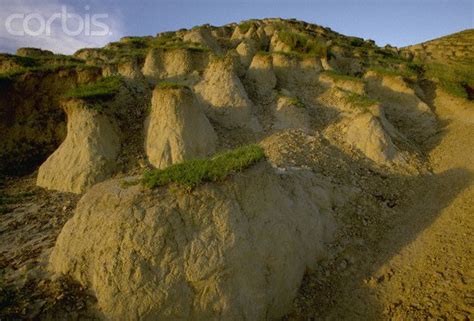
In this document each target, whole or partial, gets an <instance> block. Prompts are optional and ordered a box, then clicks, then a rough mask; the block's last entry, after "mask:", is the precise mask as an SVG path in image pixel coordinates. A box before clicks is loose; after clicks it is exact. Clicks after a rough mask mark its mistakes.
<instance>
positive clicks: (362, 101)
mask: <svg viewBox="0 0 474 321" xmlns="http://www.w3.org/2000/svg"><path fill="white" fill-rule="evenodd" d="M346 101H347V102H348V103H349V104H351V105H352V106H354V107H357V108H359V109H361V110H362V111H364V112H368V111H369V107H370V106H373V105H375V104H377V103H378V101H376V100H374V99H371V98H370V97H368V96H367V95H359V94H356V93H348V95H347V96H346Z"/></svg>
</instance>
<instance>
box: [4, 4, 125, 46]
mask: <svg viewBox="0 0 474 321" xmlns="http://www.w3.org/2000/svg"><path fill="white" fill-rule="evenodd" d="M0 6H1V11H0V52H14V51H15V50H16V49H18V48H20V47H36V48H42V49H48V50H52V51H54V52H56V53H64V54H72V53H74V52H75V51H77V50H78V49H80V48H85V47H99V46H103V45H105V44H107V43H108V42H110V41H113V40H116V39H118V38H120V37H121V36H122V35H123V24H122V15H121V13H120V12H119V11H116V10H114V9H109V8H110V7H109V8H104V7H101V5H100V2H99V1H93V0H92V1H90V4H85V3H84V2H81V4H79V5H78V2H76V3H75V2H72V3H71V2H67V1H59V0H47V1H41V2H39V1H35V2H33V1H29V0H14V1H9V0H6V1H5V2H4V1H2V3H1V4H0ZM12 15H13V16H12ZM98 23H101V24H102V25H99V24H98ZM64 24H66V28H65V27H64ZM12 31H13V32H12ZM41 31H42V32H41ZM70 31H74V32H73V33H71V32H70ZM104 31H106V32H104ZM20 34H22V35H20Z"/></svg>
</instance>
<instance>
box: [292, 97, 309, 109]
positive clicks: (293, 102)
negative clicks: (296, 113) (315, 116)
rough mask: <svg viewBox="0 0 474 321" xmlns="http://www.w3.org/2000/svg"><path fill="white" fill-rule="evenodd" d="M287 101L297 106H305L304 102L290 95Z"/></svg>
mask: <svg viewBox="0 0 474 321" xmlns="http://www.w3.org/2000/svg"><path fill="white" fill-rule="evenodd" d="M288 103H290V104H291V105H293V106H295V107H298V108H306V105H305V103H304V102H303V101H302V100H301V99H300V98H299V97H290V98H289V100H288Z"/></svg>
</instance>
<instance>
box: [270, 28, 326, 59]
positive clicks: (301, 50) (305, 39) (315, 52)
mask: <svg viewBox="0 0 474 321" xmlns="http://www.w3.org/2000/svg"><path fill="white" fill-rule="evenodd" d="M278 38H279V39H280V40H281V41H282V42H283V43H284V44H286V45H287V46H289V47H290V48H291V50H292V51H293V52H294V53H296V54H300V55H308V56H316V57H326V56H327V47H326V45H325V44H323V43H321V42H320V41H318V40H316V39H312V38H311V37H310V36H308V35H307V34H305V33H303V32H295V31H291V30H288V29H282V30H280V31H279V32H278Z"/></svg>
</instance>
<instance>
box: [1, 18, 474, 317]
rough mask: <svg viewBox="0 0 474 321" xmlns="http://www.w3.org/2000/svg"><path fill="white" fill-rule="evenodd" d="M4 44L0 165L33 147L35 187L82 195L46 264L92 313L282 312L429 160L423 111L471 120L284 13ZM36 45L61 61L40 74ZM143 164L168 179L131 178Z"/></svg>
mask: <svg viewBox="0 0 474 321" xmlns="http://www.w3.org/2000/svg"><path fill="white" fill-rule="evenodd" d="M18 54H19V55H18V56H14V57H13V56H9V57H7V58H5V59H0V63H1V64H0V71H1V72H2V74H0V75H2V77H0V91H1V92H2V93H4V94H2V99H0V112H1V113H2V118H1V120H0V129H1V130H2V134H3V133H5V140H2V142H1V144H3V145H4V148H1V151H0V159H2V162H1V163H0V164H1V166H2V167H1V168H0V171H3V172H5V173H13V172H17V171H20V170H22V169H30V170H31V169H34V168H36V166H38V165H39V163H40V161H43V160H44V159H45V158H46V157H47V156H49V158H47V160H46V161H45V162H44V163H43V164H42V165H41V166H40V167H39V170H38V175H37V185H38V186H41V187H44V188H47V189H52V190H57V191H62V192H72V193H78V194H83V197H82V199H81V201H80V202H79V204H78V207H77V209H76V211H75V214H74V217H73V218H72V219H71V220H70V221H69V222H68V223H67V224H66V225H65V227H64V230H63V231H62V233H61V234H60V236H59V238H58V241H57V243H56V246H55V248H54V250H53V253H52V255H51V258H50V261H49V269H50V271H51V272H53V273H54V274H55V275H56V276H66V277H69V278H71V279H72V280H73V281H75V282H79V283H80V284H81V285H82V286H84V287H86V288H88V289H90V290H91V291H92V293H93V294H94V295H95V296H96V297H97V302H98V303H97V306H96V307H97V308H98V309H99V311H100V312H99V316H97V318H104V317H105V318H106V319H110V320H117V319H118V320H181V319H182V320H204V319H206V320H242V319H247V320H273V319H276V318H280V317H282V316H283V315H285V314H286V313H288V312H290V310H291V307H292V302H293V299H294V298H295V296H296V295H297V290H298V288H299V286H300V284H301V281H302V279H303V275H304V273H305V270H314V269H318V267H319V265H318V259H321V258H324V257H325V256H326V255H329V256H333V257H334V256H337V255H338V254H334V253H336V252H337V251H339V250H340V251H341V252H343V250H344V249H345V246H348V245H347V244H345V243H344V241H346V240H347V238H351V239H350V240H351V242H352V241H354V242H356V241H357V242H359V240H353V239H352V238H356V236H357V235H359V234H361V233H360V230H357V231H354V230H353V228H355V227H354V226H357V228H359V225H360V224H359V223H360V222H366V221H367V222H368V221H369V219H370V220H374V221H377V222H378V221H382V220H383V218H381V216H380V215H379V213H383V214H384V215H385V214H387V213H386V212H387V211H388V212H390V211H391V209H392V208H393V207H395V206H396V205H394V204H395V203H394V201H393V200H392V199H393V198H396V197H398V195H399V194H400V188H401V187H400V186H405V185H404V184H412V183H413V182H414V181H418V180H420V179H422V177H423V175H424V174H426V173H427V172H429V170H430V163H429V162H428V161H427V159H428V157H427V153H428V152H429V150H430V148H432V145H433V144H435V142H436V139H438V138H439V137H438V136H437V133H439V131H440V129H441V126H442V123H441V122H440V121H439V117H442V118H443V119H447V118H450V117H451V118H452V119H458V120H459V119H463V122H467V123H469V122H471V123H472V119H473V114H472V110H473V109H472V102H470V101H469V100H468V99H466V98H465V97H464V98H463V96H462V95H461V96H453V93H452V92H449V91H446V87H443V86H442V85H441V84H444V83H445V82H443V81H445V80H446V79H444V80H443V81H441V80H439V79H438V80H436V79H434V78H428V77H427V76H426V71H427V70H424V69H423V68H424V65H417V64H415V63H414V61H412V60H410V57H406V56H407V55H406V54H404V51H400V50H398V49H397V48H392V47H386V48H378V47H377V46H375V44H374V43H373V42H371V41H368V40H363V39H360V38H355V37H345V36H343V35H340V34H337V33H335V32H333V31H332V30H330V29H328V28H322V27H320V26H316V25H312V24H307V23H304V22H298V21H293V20H281V19H264V20H252V21H247V22H245V23H242V24H239V25H237V24H230V25H226V26H222V27H212V26H202V27H198V28H194V29H192V30H180V31H177V32H168V33H162V34H159V35H157V36H156V37H127V38H123V39H122V40H121V41H120V42H116V43H111V44H109V45H107V46H106V47H105V48H97V49H84V50H80V51H79V52H77V53H76V54H75V58H71V57H69V58H66V57H57V56H56V55H52V54H50V53H47V52H38V51H35V50H21V51H19V53H18ZM36 55H40V56H41V57H43V58H41V59H49V60H48V61H50V60H51V59H53V60H54V61H55V62H56V63H58V64H59V65H63V64H65V62H66V61H67V60H68V59H77V60H78V61H75V64H77V65H75V66H73V67H68V68H65V67H64V68H49V69H48V71H47V72H45V71H44V70H43V69H41V68H38V66H36V65H34V64H37V63H38V62H37V60H38V59H39V58H38V57H33V56H36ZM19 57H24V58H25V57H26V60H22V59H20V58H19ZM45 57H48V58H45ZM35 59H36V60H35ZM30 64H33V65H34V66H33V67H31V66H30ZM91 66H92V67H91ZM43 67H44V66H43ZM4 72H5V73H6V72H8V73H9V74H8V75H6V74H5V76H4V77H3V75H4ZM12 72H13V73H12ZM111 79H112V80H111ZM117 79H120V81H117V87H116V88H115V87H114V88H109V87H104V86H105V85H104V82H101V81H104V80H105V84H109V85H110V83H115V82H114V80H117ZM109 80H110V81H111V82H107V81H109ZM456 81H457V80H456ZM459 84H460V83H457V82H456V85H459ZM83 85H86V86H83ZM74 88H75V89H76V92H75V95H76V96H77V97H75V98H74V99H68V100H64V99H63V98H64V96H65V95H67V93H68V92H69V90H70V89H74ZM456 88H457V89H459V88H458V87H456ZM60 102H64V104H63V105H62V106H61V104H60ZM61 107H62V108H61ZM63 110H65V111H66V112H63ZM3 115H5V117H3ZM66 115H67V117H66ZM66 123H67V126H66ZM61 142H62V144H60V143H61ZM251 143H257V144H259V145H260V146H262V147H263V149H264V151H265V155H266V160H262V161H260V162H259V163H258V164H256V165H254V166H252V167H251V168H248V169H246V166H241V167H238V166H237V168H238V170H231V171H230V173H229V175H223V177H221V178H220V179H218V178H216V177H220V176H219V175H215V176H212V177H211V178H208V179H207V180H206V181H205V182H202V184H200V185H199V186H197V187H195V188H190V189H187V191H186V192H185V191H183V188H182V186H180V185H179V184H177V183H176V182H174V183H176V184H173V179H175V180H177V178H176V177H178V178H181V179H183V177H185V179H189V180H193V179H195V177H196V176H199V177H200V175H204V176H205V175H207V174H209V173H207V171H211V170H212V168H211V169H210V168H209V167H206V166H202V167H196V168H193V167H179V166H178V167H176V165H180V164H183V163H186V162H189V161H194V162H196V163H193V164H202V163H199V162H201V161H202V162H205V161H206V160H212V159H214V158H215V157H217V156H215V155H216V154H217V155H220V152H222V151H225V150H228V149H232V148H234V147H236V146H239V145H244V144H251ZM59 145H60V146H59ZM57 146H59V148H58V149H57V150H56V151H55V152H54V153H52V152H53V150H54V148H56V147H57ZM3 160H4V161H3ZM15 162H17V163H18V166H15V165H14V164H15ZM170 168H171V169H172V170H173V171H170V172H167V169H170ZM180 168H181V169H182V168H185V169H186V170H189V172H185V173H183V172H179V170H180ZM157 170H159V171H157ZM145 171H151V172H153V173H160V174H162V175H164V177H165V178H166V179H165V180H166V181H171V185H166V186H161V187H158V188H155V189H153V188H152V189H150V188H147V187H144V186H142V184H141V183H143V182H144V178H142V174H143V172H145ZM214 174H215V173H214ZM167 175H168V176H167ZM186 175H188V176H186ZM104 181H105V182H104ZM388 181H390V183H388ZM392 181H393V182H392ZM367 195H370V197H367ZM354 200H358V202H360V204H359V203H357V204H356V203H354V202H355V201H354ZM388 214H390V213H388ZM388 214H387V215H388ZM364 215H365V216H364ZM366 216H367V217H368V218H367V217H366ZM384 217H385V216H384ZM354 222H357V224H355V223H354ZM367 224H368V223H367ZM362 229H363V228H361V230H362ZM351 233H352V234H351ZM362 234H363V233H362ZM348 235H349V236H348ZM336 241H340V243H338V247H337V248H338V249H337V250H336V249H335V247H334V246H333V247H329V246H327V244H328V243H331V242H332V244H334V242H336ZM348 242H349V241H348ZM348 242H346V243H348ZM343 243H344V244H343ZM349 243H350V242H349ZM341 244H342V245H341ZM337 253H339V252H337ZM345 262H346V261H345ZM346 265H347V262H346ZM66 315H67V314H66Z"/></svg>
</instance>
